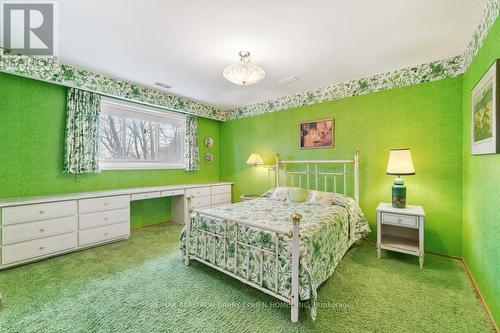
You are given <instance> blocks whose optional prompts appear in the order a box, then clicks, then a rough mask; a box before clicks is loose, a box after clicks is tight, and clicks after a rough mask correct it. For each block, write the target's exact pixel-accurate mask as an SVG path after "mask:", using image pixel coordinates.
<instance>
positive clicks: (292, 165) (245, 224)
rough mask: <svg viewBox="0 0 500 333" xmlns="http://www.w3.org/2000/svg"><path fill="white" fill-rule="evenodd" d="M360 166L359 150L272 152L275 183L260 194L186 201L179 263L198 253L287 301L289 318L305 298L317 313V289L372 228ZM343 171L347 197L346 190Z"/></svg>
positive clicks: (293, 318) (295, 315) (199, 257)
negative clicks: (363, 205) (203, 203)
mask: <svg viewBox="0 0 500 333" xmlns="http://www.w3.org/2000/svg"><path fill="white" fill-rule="evenodd" d="M349 166H350V167H352V168H349ZM336 167H340V171H338V170H335V168H336ZM349 169H352V170H353V171H352V174H350V173H349V172H348V171H349ZM358 170H359V153H358V152H356V153H355V155H354V158H353V159H352V160H318V161H281V160H280V159H279V157H278V156H277V157H276V164H275V176H276V177H275V178H276V179H275V187H274V188H272V189H271V190H269V191H268V192H266V193H265V194H264V195H262V196H261V197H259V198H257V199H254V200H249V201H243V202H240V203H235V204H231V205H226V206H222V207H216V208H210V209H203V210H195V209H191V208H190V207H189V209H190V212H191V218H190V219H189V220H188V222H187V223H186V225H185V227H184V229H183V231H182V233H181V242H180V247H181V251H182V254H183V256H184V262H185V264H186V265H189V262H190V260H196V261H199V262H201V263H203V264H206V265H208V266H210V267H212V268H215V269H217V270H219V271H222V272H224V273H226V274H228V275H230V276H232V277H234V278H236V279H238V280H240V281H242V282H244V283H246V284H248V285H250V286H252V287H255V288H257V289H259V290H261V291H263V292H265V293H267V294H269V295H271V296H274V297H275V298H277V299H279V300H282V301H285V302H287V303H289V304H290V306H291V321H292V322H297V321H298V314H299V311H298V310H299V301H304V300H310V302H311V316H312V318H313V319H315V317H316V298H317V297H316V289H317V288H318V287H319V285H321V283H323V282H324V281H326V280H327V279H328V278H329V277H330V276H331V275H332V274H333V272H334V270H335V268H336V266H337V264H338V263H339V262H340V260H341V259H342V257H343V256H344V254H345V253H346V252H347V250H348V249H349V248H350V247H351V245H352V244H353V243H354V242H356V241H357V240H359V239H360V238H361V237H363V236H365V235H366V234H367V233H369V232H370V229H369V227H368V224H367V222H366V219H365V217H364V215H363V213H362V211H361V209H360V208H359V206H358V202H359V182H358V179H359V171H358ZM349 176H351V177H349ZM348 179H349V180H350V179H352V180H353V186H352V192H353V194H354V195H353V198H351V197H349V196H348V195H347V192H348V189H349V186H348ZM303 185H304V186H303ZM304 188H305V189H307V191H306V190H304ZM321 188H322V189H323V191H320V189H321ZM304 192H306V193H304ZM338 192H341V193H338ZM297 193H300V195H299V196H303V198H297ZM187 201H188V205H189V206H190V198H189V197H188V198H187ZM186 240H188V241H186Z"/></svg>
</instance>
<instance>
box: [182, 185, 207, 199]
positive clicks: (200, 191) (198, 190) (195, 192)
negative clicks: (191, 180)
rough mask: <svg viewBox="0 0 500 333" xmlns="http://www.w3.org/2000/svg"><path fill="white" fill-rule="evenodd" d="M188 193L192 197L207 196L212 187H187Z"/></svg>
mask: <svg viewBox="0 0 500 333" xmlns="http://www.w3.org/2000/svg"><path fill="white" fill-rule="evenodd" d="M186 195H190V196H192V197H207V196H210V187H209V186H207V187H195V188H188V189H186Z"/></svg>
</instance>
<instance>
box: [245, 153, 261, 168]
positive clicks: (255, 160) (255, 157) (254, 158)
mask: <svg viewBox="0 0 500 333" xmlns="http://www.w3.org/2000/svg"><path fill="white" fill-rule="evenodd" d="M247 164H252V165H264V161H263V160H262V157H260V155H259V154H255V153H253V154H252V155H250V157H249V158H248V160H247Z"/></svg>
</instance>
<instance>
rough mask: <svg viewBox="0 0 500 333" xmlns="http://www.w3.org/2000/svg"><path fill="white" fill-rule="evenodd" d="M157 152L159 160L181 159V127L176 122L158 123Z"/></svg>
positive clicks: (182, 134) (182, 135) (182, 138)
mask: <svg viewBox="0 0 500 333" xmlns="http://www.w3.org/2000/svg"><path fill="white" fill-rule="evenodd" d="M159 130H160V138H159V142H160V145H159V150H160V151H159V154H158V160H159V161H161V162H172V161H179V160H181V159H182V153H183V152H182V143H181V142H180V141H181V140H184V133H183V129H182V128H181V127H180V126H179V125H177V124H160V126H159Z"/></svg>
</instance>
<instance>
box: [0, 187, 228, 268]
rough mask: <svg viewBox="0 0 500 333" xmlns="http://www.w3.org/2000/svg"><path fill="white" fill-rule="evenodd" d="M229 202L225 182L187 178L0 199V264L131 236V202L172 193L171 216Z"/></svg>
mask: <svg viewBox="0 0 500 333" xmlns="http://www.w3.org/2000/svg"><path fill="white" fill-rule="evenodd" d="M187 196H191V204H192V207H193V208H197V209H204V208H208V207H216V206H222V205H227V204H229V203H231V185H230V183H216V184H199V185H195V184H186V185H174V186H157V187H145V188H135V189H125V190H110V191H99V192H87V193H73V194H63V195H52V196H45V197H35V198H17V199H5V200H2V199H0V210H1V211H0V270H2V269H6V268H9V267H13V266H17V265H21V264H25V263H29V262H33V261H36V260H40V259H45V258H48V257H51V256H57V255H61V254H64V253H68V252H73V251H77V250H82V249H85V248H88V247H92V246H98V245H104V244H107V243H110V242H115V241H119V240H125V239H127V238H129V237H130V202H131V201H133V200H144V199H151V198H160V197H171V199H170V201H171V207H172V210H171V212H172V214H171V217H172V220H173V221H174V222H175V223H180V224H182V223H185V221H186V218H188V216H189V214H188V209H187V208H188V206H187V199H186V198H187Z"/></svg>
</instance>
